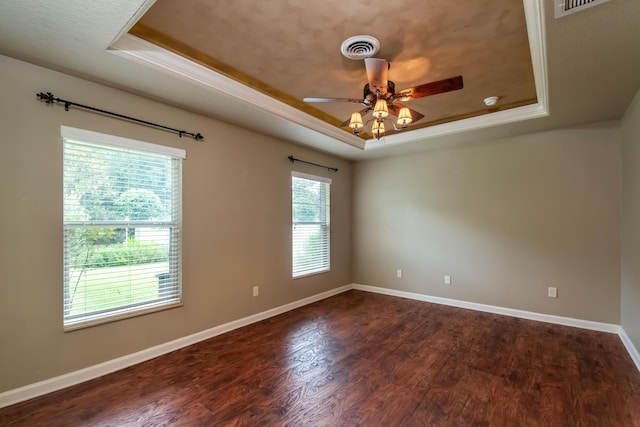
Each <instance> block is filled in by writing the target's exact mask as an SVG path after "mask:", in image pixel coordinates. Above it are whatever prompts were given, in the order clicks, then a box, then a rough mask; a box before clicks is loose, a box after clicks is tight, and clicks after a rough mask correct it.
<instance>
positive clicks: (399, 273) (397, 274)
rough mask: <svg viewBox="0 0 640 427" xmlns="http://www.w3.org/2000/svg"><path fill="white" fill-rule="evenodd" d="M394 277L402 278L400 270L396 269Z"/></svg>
mask: <svg viewBox="0 0 640 427" xmlns="http://www.w3.org/2000/svg"><path fill="white" fill-rule="evenodd" d="M396 277H397V278H398V279H400V278H402V270H396Z"/></svg>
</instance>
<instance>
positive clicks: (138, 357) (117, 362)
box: [0, 284, 640, 408]
mask: <svg viewBox="0 0 640 427" xmlns="http://www.w3.org/2000/svg"><path fill="white" fill-rule="evenodd" d="M350 289H357V290H360V291H366V292H374V293H379V294H384V295H390V296H395V297H400V298H408V299H413V300H418V301H426V302H432V303H436V304H442V305H449V306H453V307H460V308H466V309H470V310H477V311H483V312H487V313H494V314H501V315H504V316H511V317H519V318H523V319H529V320H536V321H540V322H547V323H554V324H558V325H565V326H573V327H576V328H582V329H591V330H595V331H601V332H609V333H615V334H618V335H619V336H620V339H621V340H622V343H623V344H624V346H625V348H626V349H627V351H628V352H629V355H630V356H631V359H632V360H633V362H634V363H635V365H636V367H637V368H638V370H640V354H639V353H638V350H637V349H636V348H635V346H634V345H633V343H632V342H631V339H630V338H629V337H628V335H627V334H626V332H625V331H624V329H622V327H621V326H620V325H615V324H611V323H600V322H592V321H589V320H582V319H574V318H570V317H562V316H554V315H550V314H542V313H535V312H531V311H523V310H516V309H512V308H506V307H498V306H493V305H487V304H478V303H474V302H468V301H460V300H454V299H449V298H441V297H435V296H430V295H424V294H417V293H412V292H405V291H398V290H394V289H388V288H380V287H376V286H367V285H360V284H351V285H345V286H341V287H339V288H336V289H332V290H330V291H327V292H322V293H320V294H317V295H313V296H310V297H307V298H303V299H301V300H298V301H294V302H292V303H289V304H285V305H282V306H280V307H276V308H272V309H270V310H267V311H263V312H261V313H256V314H254V315H251V316H248V317H244V318H242V319H238V320H234V321H232V322H229V323H225V324H223V325H219V326H215V327H213V328H210V329H207V330H204V331H201V332H197V333H195V334H192V335H188V336H186V337H182V338H178V339H176V340H173V341H170V342H167V343H164V344H160V345H157V346H155V347H151V348H148V349H145V350H142V351H139V352H136V353H132V354H128V355H126V356H122V357H119V358H117V359H113V360H109V361H107V362H104V363H100V364H97V365H93V366H89V367H87V368H84V369H80V370H77V371H73V372H69V373H68V374H64V375H60V376H57V377H54V378H50V379H47V380H44V381H40V382H37V383H34V384H29V385H26V386H24V387H20V388H16V389H13V390H8V391H5V392H3V393H0V408H4V407H6V406H9V405H13V404H16V403H19V402H23V401H25V400H29V399H33V398H34V397H38V396H42V395H44V394H47V393H51V392H54V391H57V390H61V389H63V388H66V387H70V386H72V385H76V384H79V383H82V382H85V381H89V380H92V379H94V378H98V377H101V376H103V375H106V374H110V373H112V372H116V371H119V370H121V369H124V368H128V367H129V366H132V365H135V364H138V363H141V362H144V361H146V360H149V359H153V358H155V357H158V356H161V355H163V354H167V353H170V352H172V351H175V350H178V349H181V348H183V347H187V346H189V345H192V344H195V343H198V342H200V341H204V340H207V339H209V338H213V337H215V336H217V335H221V334H224V333H226V332H230V331H232V330H234V329H238V328H242V327H244V326H247V325H250V324H252V323H256V322H259V321H261V320H265V319H268V318H270V317H274V316H277V315H279V314H282V313H286V312H287V311H291V310H294V309H296V308H299V307H303V306H305V305H308V304H311V303H314V302H316V301H320V300H323V299H325V298H329V297H331V296H334V295H337V294H340V293H342V292H346V291H348V290H350Z"/></svg>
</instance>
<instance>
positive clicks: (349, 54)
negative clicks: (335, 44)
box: [340, 35, 380, 59]
mask: <svg viewBox="0 0 640 427" xmlns="http://www.w3.org/2000/svg"><path fill="white" fill-rule="evenodd" d="M378 50H380V42H379V41H378V39H377V38H375V37H373V36H365V35H362V36H353V37H349V38H348V39H346V40H345V41H343V42H342V45H341V46H340V52H342V55H343V56H344V57H345V58H349V59H364V58H371V57H372V56H373V55H375V54H376V53H378Z"/></svg>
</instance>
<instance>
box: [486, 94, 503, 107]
mask: <svg viewBox="0 0 640 427" xmlns="http://www.w3.org/2000/svg"><path fill="white" fill-rule="evenodd" d="M498 99H500V97H499V96H490V97H488V98H485V99H484V101H482V102H484V105H486V106H487V107H493V106H494V105H496V104H497V103H498Z"/></svg>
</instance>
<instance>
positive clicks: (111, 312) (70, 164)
mask: <svg viewBox="0 0 640 427" xmlns="http://www.w3.org/2000/svg"><path fill="white" fill-rule="evenodd" d="M62 136H63V145H64V154H63V159H64V166H63V173H64V215H63V217H64V307H63V309H64V326H65V329H74V328H78V327H84V326H88V325H93V324H96V323H102V322H105V321H111V320H116V319H120V318H124V317H131V316H134V315H139V314H142V313H146V312H150V311H157V310H160V309H165V308H169V307H173V306H176V305H179V304H180V301H181V293H182V267H181V264H182V263H181V258H182V256H181V246H182V243H181V212H182V194H181V192H182V158H184V151H183V150H177V149H172V148H169V147H162V146H157V145H154V144H148V143H143V142H139V141H131V140H126V139H123V138H117V137H110V136H109V135H104V134H96V133H94V132H88V131H81V130H77V129H72V128H67V127H63V128H62Z"/></svg>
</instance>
